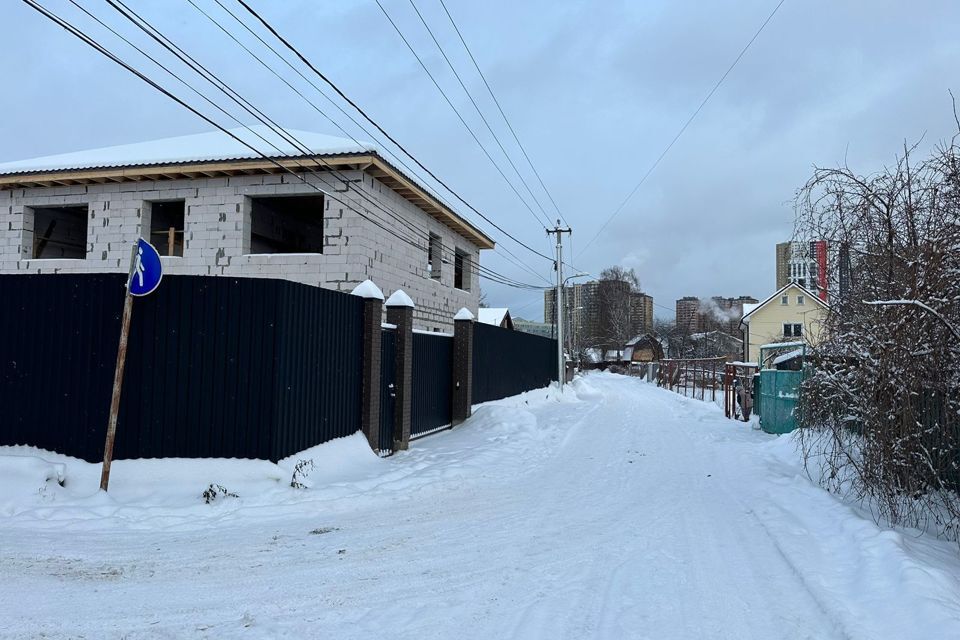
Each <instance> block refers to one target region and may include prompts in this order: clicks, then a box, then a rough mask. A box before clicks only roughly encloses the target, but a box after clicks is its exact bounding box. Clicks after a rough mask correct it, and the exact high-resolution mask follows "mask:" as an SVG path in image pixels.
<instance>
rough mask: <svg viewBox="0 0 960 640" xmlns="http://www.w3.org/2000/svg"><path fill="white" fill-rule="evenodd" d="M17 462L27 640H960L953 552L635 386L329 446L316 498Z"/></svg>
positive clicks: (9, 486)
mask: <svg viewBox="0 0 960 640" xmlns="http://www.w3.org/2000/svg"><path fill="white" fill-rule="evenodd" d="M120 437H122V435H121V436H120ZM0 456H4V457H0V636H2V637H5V638H6V637H13V638H19V637H24V638H34V637H72V638H73V637H85V638H119V637H124V638H179V637H196V638H234V637H236V638H297V639H302V638H325V637H334V638H338V639H340V638H381V637H390V638H418V639H428V638H457V639H458V640H466V639H468V638H551V639H553V638H651V639H654V638H656V639H663V638H697V639H701V638H737V639H751V638H763V639H764V640H768V639H770V638H854V639H857V638H863V639H871V640H873V639H879V638H897V639H904V638H931V637H935V638H956V637H960V560H958V554H957V549H956V546H955V545H953V544H950V543H946V542H940V541H937V540H934V539H931V538H930V537H927V536H921V535H918V534H915V533H911V532H903V531H891V530H888V529H884V528H882V527H878V526H877V525H875V524H874V523H873V522H872V521H870V520H868V519H864V518H863V517H861V515H859V514H858V513H857V511H856V510H855V509H853V508H851V507H850V506H847V505H845V504H843V503H842V502H840V501H838V500H837V499H836V498H834V497H833V496H831V495H830V494H828V493H826V492H824V491H822V490H821V489H819V488H817V487H816V486H814V485H812V484H811V483H810V481H809V480H808V479H807V478H806V476H805V475H804V474H803V472H802V469H801V468H800V467H799V465H798V462H797V456H796V453H795V452H794V449H793V445H792V442H791V440H790V439H789V438H787V437H782V438H779V439H778V438H776V437H774V436H769V435H766V434H763V433H760V432H758V431H756V430H753V429H751V428H749V426H747V425H744V424H743V423H737V422H732V421H728V420H725V419H724V418H723V416H722V413H721V412H720V411H718V409H717V407H716V406H714V405H712V404H710V403H701V402H700V401H695V400H691V399H688V398H684V397H681V396H679V395H677V394H675V393H670V392H668V391H665V390H661V389H657V388H656V387H654V386H652V385H649V384H647V383H644V382H642V381H640V380H637V379H635V378H625V377H620V376H615V375H612V374H593V375H590V376H587V377H586V378H583V379H580V380H578V381H577V382H576V383H574V384H573V385H572V389H571V390H570V392H568V393H566V394H564V395H563V396H562V397H560V396H558V394H556V392H548V391H537V392H531V393H528V394H525V395H523V396H519V397H516V398H510V399H507V400H504V401H500V402H495V403H489V404H487V405H483V406H481V407H479V408H478V409H477V410H476V412H475V415H474V418H473V419H471V420H470V421H468V422H467V423H466V424H464V425H462V426H461V427H458V428H457V429H455V430H453V431H450V432H445V433H442V434H439V435H436V436H433V437H430V438H427V439H425V440H422V441H419V442H417V443H415V445H414V447H413V449H411V450H410V451H409V452H405V453H401V454H397V455H395V456H393V457H391V458H387V459H383V460H381V459H378V458H377V457H376V456H375V455H373V454H372V453H371V452H370V451H369V449H368V448H367V447H366V444H365V443H364V441H363V439H362V438H360V437H359V436H354V437H351V438H345V439H343V440H340V441H337V442H333V443H329V444H328V445H324V446H322V447H318V448H317V449H315V450H313V451H312V452H310V456H311V457H313V459H314V470H313V471H312V472H311V473H310V474H309V475H307V476H306V479H305V480H304V483H305V484H309V485H311V488H307V489H294V488H291V487H290V486H289V485H290V479H291V475H292V472H293V467H294V465H295V464H296V462H297V460H298V459H300V458H304V457H307V456H306V455H304V456H299V457H295V458H293V459H291V460H288V461H284V462H283V463H282V464H280V465H273V464H270V463H266V462H250V461H183V460H179V461H162V462H161V461H133V462H118V463H115V465H114V473H113V477H112V481H111V492H110V494H109V496H107V495H103V494H97V493H96V492H95V489H96V486H97V481H98V478H99V476H98V474H99V468H98V467H97V466H96V465H87V464H85V463H81V462H78V461H76V460H71V459H67V458H63V457H59V456H56V455H53V454H48V453H44V452H38V451H36V450H32V449H26V448H5V449H3V448H0ZM27 456H32V457H27ZM299 477H300V476H298V478H299ZM59 479H63V481H64V486H62V487H61V486H60V485H59V484H58V480H59ZM211 484H213V485H217V484H219V485H222V487H223V488H224V489H225V490H226V492H227V493H235V494H236V495H237V497H232V496H227V495H224V492H221V491H218V492H217V497H216V498H215V499H213V500H212V502H211V503H210V504H207V503H205V501H204V499H203V498H202V497H201V493H202V492H203V491H204V490H205V489H207V488H208V487H209V486H210V485H211Z"/></svg>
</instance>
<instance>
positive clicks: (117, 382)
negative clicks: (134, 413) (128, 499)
mask: <svg viewBox="0 0 960 640" xmlns="http://www.w3.org/2000/svg"><path fill="white" fill-rule="evenodd" d="M136 257H137V245H136V244H134V245H133V249H132V250H131V252H130V272H129V273H128V274H127V294H126V296H124V298H123V317H122V319H121V320H120V346H119V347H117V366H116V368H115V369H114V371H113V393H112V394H111V396H110V418H109V420H108V422H107V439H106V442H104V445H103V468H102V470H101V471H100V490H101V491H106V490H107V487H108V485H109V484H110V464H111V463H112V462H113V442H114V440H115V439H116V437H117V414H119V412H120V388H121V387H122V386H123V368H124V365H126V363H127V340H128V338H129V337H130V318H131V316H132V315H133V296H132V295H130V279H131V278H133V265H134V264H135V261H136Z"/></svg>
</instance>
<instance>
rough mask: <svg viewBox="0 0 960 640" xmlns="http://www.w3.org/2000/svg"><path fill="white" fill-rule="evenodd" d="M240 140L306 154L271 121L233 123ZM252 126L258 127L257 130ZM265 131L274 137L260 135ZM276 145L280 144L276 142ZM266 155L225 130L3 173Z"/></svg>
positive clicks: (17, 165) (332, 143) (315, 136)
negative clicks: (242, 124) (269, 124)
mask: <svg viewBox="0 0 960 640" xmlns="http://www.w3.org/2000/svg"><path fill="white" fill-rule="evenodd" d="M229 131H230V133H231V134H233V135H235V136H236V137H237V138H240V140H243V141H244V142H247V143H249V144H250V145H252V146H253V147H255V148H257V149H261V150H263V152H264V153H265V154H267V155H269V156H272V157H290V156H300V155H304V153H303V152H302V151H301V150H300V149H298V148H296V147H295V146H294V145H292V144H290V143H289V142H287V141H286V140H284V139H283V137H282V136H280V135H278V134H277V133H275V132H274V131H273V130H272V129H271V128H270V127H268V126H267V125H252V126H251V127H250V131H248V130H247V129H246V128H243V127H238V128H236V129H229ZM251 131H252V132H251ZM284 131H285V132H286V133H288V134H289V136H288V137H291V138H294V139H296V140H297V141H299V142H301V143H302V144H303V146H305V147H307V148H308V149H309V150H310V153H311V154H316V155H337V154H344V153H368V152H371V151H373V152H375V151H377V147H376V146H374V145H373V144H371V143H369V142H361V143H359V144H358V143H356V142H354V141H353V140H350V139H349V138H340V137H337V136H328V135H325V134H322V133H314V132H312V131H300V130H298V129H284ZM258 136H262V137H263V138H264V139H266V140H267V141H268V142H264V141H263V140H261V139H260V137H258ZM274 147H276V148H274ZM261 157H262V156H261V155H260V154H258V153H256V152H254V151H252V150H251V149H249V148H248V147H246V146H245V145H244V144H242V143H241V142H238V141H237V140H234V139H233V138H231V137H230V136H228V135H227V134H225V133H223V132H222V131H208V132H206V133H196V134H193V135H187V136H175V137H172V138H161V139H159V140H150V141H147V142H138V143H135V144H121V145H117V146H113V147H103V148H100V149H87V150H85V151H74V152H72V153H62V154H57V155H52V156H43V157H40V158H31V159H28V160H15V161H13V162H2V163H0V175H2V174H10V173H33V172H37V171H52V170H57V171H59V170H63V169H99V168H106V167H137V166H143V165H154V164H177V163H181V162H213V161H226V160H245V159H250V158H261Z"/></svg>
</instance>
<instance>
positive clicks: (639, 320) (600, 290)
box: [543, 280, 653, 350]
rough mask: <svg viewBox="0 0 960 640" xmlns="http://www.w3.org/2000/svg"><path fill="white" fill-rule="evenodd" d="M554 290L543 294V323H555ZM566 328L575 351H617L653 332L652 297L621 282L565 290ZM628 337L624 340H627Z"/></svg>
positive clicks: (590, 283)
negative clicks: (622, 343)
mask: <svg viewBox="0 0 960 640" xmlns="http://www.w3.org/2000/svg"><path fill="white" fill-rule="evenodd" d="M556 295H557V292H556V290H555V289H547V290H546V291H544V294H543V317H544V322H546V323H548V324H552V323H555V322H556ZM563 306H564V311H563V323H564V324H563V328H564V332H565V335H566V336H567V337H568V339H569V346H570V348H572V349H575V350H576V349H581V348H586V347H601V348H604V349H617V348H620V347H622V346H623V345H617V344H616V343H617V342H618V337H620V338H623V340H624V341H626V340H629V339H630V338H632V337H634V336H636V335H640V334H643V333H650V332H651V331H653V297H651V296H649V295H647V294H646V293H643V292H639V291H632V290H631V288H630V284H629V283H627V282H622V281H618V280H593V281H590V282H584V283H582V284H573V285H570V286H568V287H564V289H563ZM624 336H625V337H624Z"/></svg>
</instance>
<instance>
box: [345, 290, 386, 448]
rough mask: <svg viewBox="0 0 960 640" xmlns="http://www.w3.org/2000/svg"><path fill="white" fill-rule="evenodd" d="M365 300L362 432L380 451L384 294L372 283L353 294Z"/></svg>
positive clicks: (372, 445)
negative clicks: (381, 336) (381, 344)
mask: <svg viewBox="0 0 960 640" xmlns="http://www.w3.org/2000/svg"><path fill="white" fill-rule="evenodd" d="M352 293H353V295H355V296H360V297H361V298H363V390H362V405H361V408H360V428H361V429H363V435H365V436H366V437H367V443H369V445H370V448H371V449H373V450H374V451H376V450H377V449H378V448H379V444H380V443H379V436H380V365H381V363H380V332H381V331H382V330H383V329H382V328H381V326H380V325H381V323H382V322H383V292H382V291H380V289H379V288H378V287H377V285H375V284H373V282H372V281H370V280H364V281H363V282H361V283H360V284H358V285H357V286H356V287H355V288H354V290H353V291H352Z"/></svg>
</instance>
